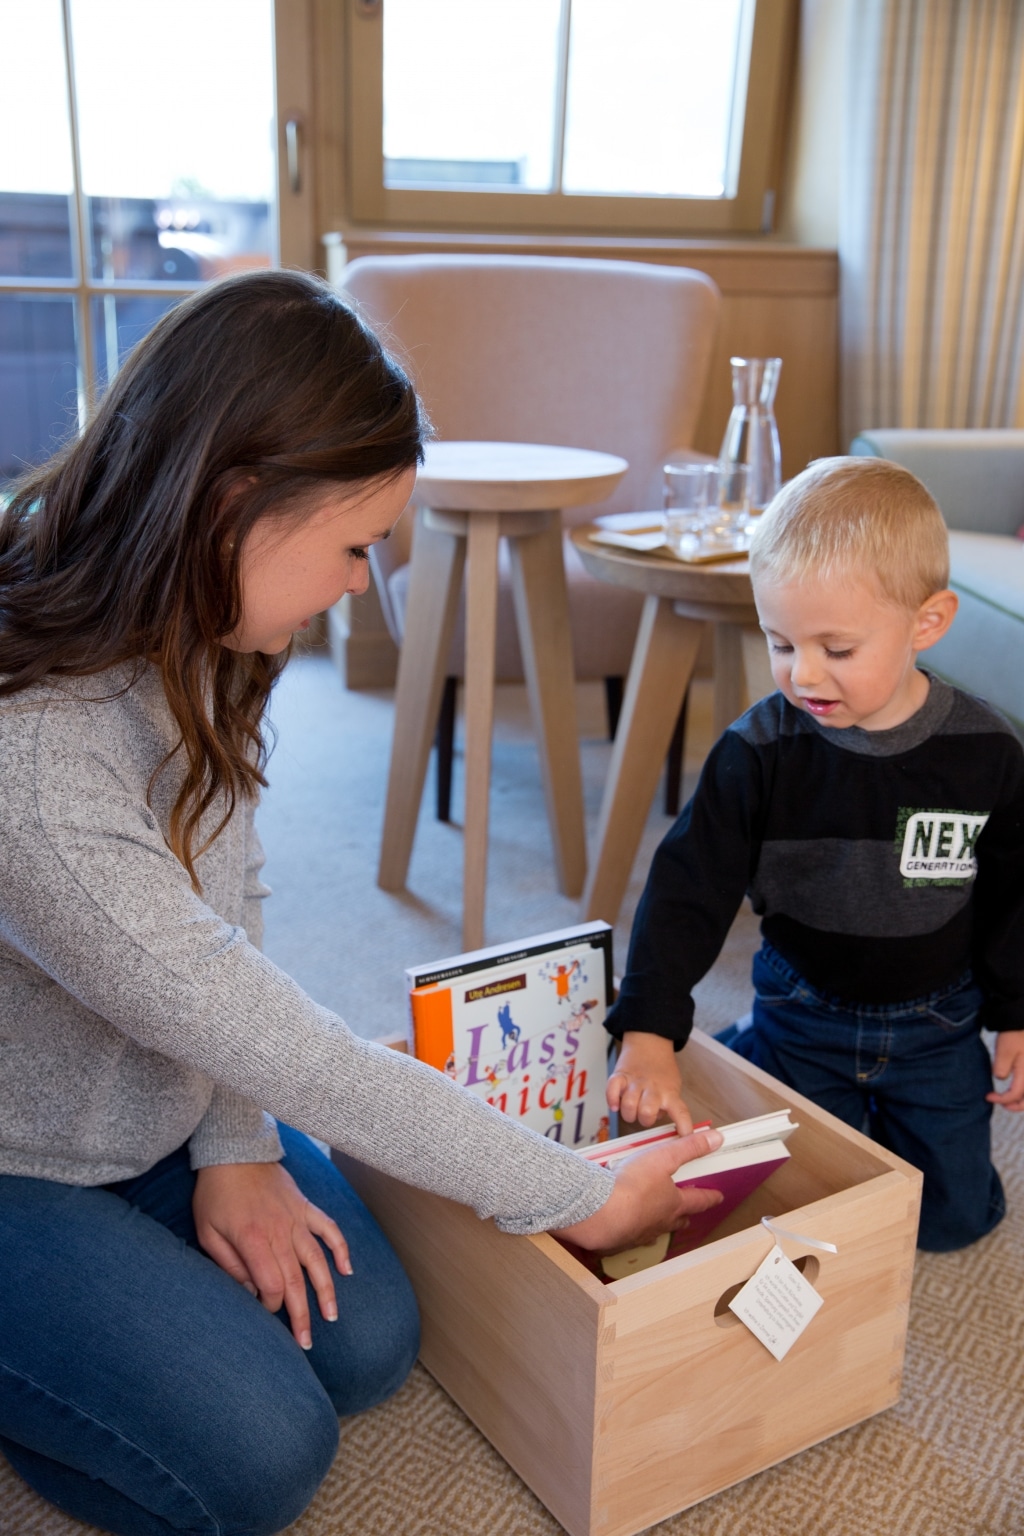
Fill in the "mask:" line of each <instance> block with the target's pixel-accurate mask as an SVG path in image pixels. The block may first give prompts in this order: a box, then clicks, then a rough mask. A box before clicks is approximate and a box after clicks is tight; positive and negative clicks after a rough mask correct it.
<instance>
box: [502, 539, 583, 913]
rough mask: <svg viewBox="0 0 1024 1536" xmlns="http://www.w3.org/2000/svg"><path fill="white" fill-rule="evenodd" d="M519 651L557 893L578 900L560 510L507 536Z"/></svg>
mask: <svg viewBox="0 0 1024 1536" xmlns="http://www.w3.org/2000/svg"><path fill="white" fill-rule="evenodd" d="M509 554H510V557H511V563H512V594H513V597H514V600H515V607H516V624H517V627H518V630H519V649H520V651H521V652H522V656H523V670H524V671H525V673H526V686H527V689H528V690H529V695H530V706H531V709H532V711H533V728H534V730H535V732H536V734H537V743H538V747H539V749H540V764H541V775H542V777H543V781H544V798H545V801H546V803H547V811H548V823H549V825H550V827H551V838H552V842H553V844H554V850H555V868H556V872H557V877H558V888H559V890H560V891H562V892H563V893H564V894H565V895H566V896H578V895H579V894H580V892H581V891H582V889H583V880H584V877H585V875H586V872H587V843H586V829H585V826H584V820H583V777H582V774H581V773H580V745H579V731H578V729H577V724H576V679H575V675H574V671H573V660H572V633H571V631H570V628H569V593H568V588H567V586H566V580H565V562H564V558H563V554H562V525H561V518H560V516H559V514H558V513H557V512H553V513H552V514H551V519H550V522H549V524H548V526H547V527H546V528H545V529H544V530H543V532H540V533H533V534H529V535H526V536H520V537H515V536H513V537H510V538H509Z"/></svg>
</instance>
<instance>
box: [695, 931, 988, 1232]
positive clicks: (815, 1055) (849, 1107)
mask: <svg viewBox="0 0 1024 1536" xmlns="http://www.w3.org/2000/svg"><path fill="white" fill-rule="evenodd" d="M753 979H754V993H755V998H754V1010H753V1022H752V1023H751V1025H750V1026H749V1027H748V1028H746V1029H739V1030H736V1026H733V1029H732V1030H726V1031H724V1032H723V1036H721V1037H720V1038H724V1041H725V1043H726V1044H727V1045H729V1046H731V1047H732V1049H733V1050H734V1051H736V1052H738V1054H739V1055H741V1056H743V1057H745V1058H746V1060H747V1061H752V1062H753V1063H754V1065H755V1066H758V1067H763V1068H764V1070H765V1071H766V1072H770V1073H771V1074H772V1076H773V1077H777V1078H780V1079H781V1081H782V1082H784V1083H788V1084H789V1086H790V1087H791V1088H795V1089H796V1090H797V1092H798V1093H802V1094H804V1095H806V1097H807V1098H809V1099H812V1100H813V1101H814V1103H815V1104H820V1105H821V1107H822V1108H823V1109H827V1110H829V1111H830V1113H831V1114H833V1115H835V1116H836V1117H837V1118H838V1119H840V1120H843V1121H845V1122H846V1124H847V1125H852V1126H853V1127H854V1129H855V1130H858V1131H860V1130H867V1132H868V1134H869V1135H870V1136H872V1137H873V1138H874V1140H875V1141H877V1142H880V1143H881V1145H882V1146H884V1147H888V1148H889V1150H890V1151H891V1152H895V1153H896V1155H897V1156H898V1157H902V1158H905V1159H906V1161H907V1162H908V1163H913V1164H914V1166H915V1167H916V1168H920V1169H921V1171H922V1173H923V1174H924V1194H923V1198H922V1204H921V1226H920V1230H919V1234H918V1244H919V1246H920V1247H921V1248H927V1249H930V1250H932V1251H933V1252H945V1251H947V1250H949V1249H953V1248H963V1247H965V1246H966V1245H967V1244H968V1243H973V1242H974V1241H975V1240H976V1239H977V1238H979V1237H983V1236H984V1235H985V1233H986V1232H990V1231H991V1230H992V1228H993V1227H994V1226H996V1224H997V1223H998V1222H999V1221H1001V1220H1002V1217H1003V1215H1004V1214H1005V1211H1006V1205H1005V1201H1004V1199H1003V1187H1002V1184H1001V1183H1000V1182H999V1175H998V1174H997V1173H996V1170H995V1169H994V1168H993V1166H992V1161H991V1154H990V1133H989V1121H990V1120H991V1117H992V1106H991V1104H988V1103H986V1101H985V1095H986V1093H990V1092H991V1090H992V1064H991V1061H990V1059H989V1054H988V1052H987V1050H986V1049H985V1046H984V1044H983V1043H982V1039H981V1025H980V1012H981V1006H982V995H981V992H980V990H979V988H978V987H977V986H975V985H974V983H973V981H972V980H971V978H970V977H969V976H968V977H965V978H963V979H961V980H960V981H959V982H957V983H955V984H954V985H953V986H948V987H944V988H942V989H941V990H940V991H938V992H934V993H932V994H931V995H930V996H929V997H922V998H917V999H915V1000H914V1001H912V1002H906V1003H889V1004H885V1003H882V1004H862V1005H857V1004H852V1003H844V1002H842V1001H841V1000H839V999H837V998H832V997H828V996H826V995H825V994H824V993H822V992H819V991H817V990H816V989H815V988H814V987H812V986H811V985H810V983H809V982H807V981H805V980H804V979H803V977H801V976H800V975H799V974H798V973H797V972H796V971H795V970H793V968H792V967H791V966H790V965H788V964H787V963H786V961H785V960H784V959H783V958H782V956H781V955H780V954H779V953H778V952H777V951H776V950H774V949H772V947H771V945H770V944H765V945H764V946H763V948H762V949H761V951H760V953H759V954H758V955H756V956H755V958H754V972H753Z"/></svg>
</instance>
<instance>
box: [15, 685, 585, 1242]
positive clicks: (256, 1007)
mask: <svg viewBox="0 0 1024 1536" xmlns="http://www.w3.org/2000/svg"><path fill="white" fill-rule="evenodd" d="M132 679H133V670H132V669H131V668H123V669H115V670H114V671H112V672H107V673H104V674H101V675H100V676H99V677H94V678H87V679H81V680H74V681H70V682H69V681H62V682H51V683H48V684H46V685H44V686H40V687H38V688H35V689H32V690H30V691H26V692H23V693H20V694H17V695H15V696H14V697H13V698H9V699H6V700H3V701H0V1173H6V1174H18V1175H22V1176H25V1177H31V1178H44V1179H54V1180H57V1181H59V1182H62V1183H67V1184H86V1185H92V1184H105V1183H109V1182H111V1181H113V1180H116V1179H124V1178H130V1177H132V1176H134V1175H136V1174H139V1173H141V1172H143V1171H144V1170H145V1169H147V1168H149V1167H151V1166H152V1165H153V1164H154V1163H155V1162H157V1161H158V1160H159V1159H160V1158H162V1157H164V1156H166V1155H167V1153H169V1152H171V1151H173V1150H174V1149H175V1148H176V1147H179V1146H181V1145H182V1144H183V1143H184V1142H186V1141H187V1142H188V1144H189V1149H190V1155H191V1161H192V1165H193V1167H196V1168H199V1167H204V1166H206V1165H209V1164H212V1163H230V1162H264V1161H273V1160H275V1159H277V1158H279V1157H280V1156H281V1147H280V1143H279V1140H278V1136H277V1131H276V1128H275V1124H274V1120H273V1119H272V1118H271V1116H278V1117H279V1118H280V1119H282V1120H284V1121H286V1122H287V1123H289V1124H291V1125H294V1126H297V1127H298V1128H299V1129H300V1130H304V1131H308V1132H310V1133H311V1134H313V1135H316V1136H319V1137H322V1138H323V1139H325V1140H326V1141H329V1142H330V1143H331V1144H332V1145H333V1146H335V1147H338V1148H341V1149H343V1150H344V1151H346V1152H349V1153H350V1154H352V1155H353V1156H354V1157H356V1158H359V1159H360V1160H362V1161H363V1162H365V1163H368V1164H371V1165H372V1166H374V1167H376V1168H382V1169H386V1170H387V1171H388V1172H389V1173H392V1174H395V1175H396V1176H397V1177H399V1178H401V1179H404V1180H406V1181H407V1182H409V1183H411V1184H416V1185H419V1186H420V1187H422V1188H425V1189H431V1190H435V1191H436V1192H437V1193H439V1194H443V1195H447V1196H449V1197H450V1198H452V1199H454V1200H459V1201H462V1202H463V1203H464V1204H467V1205H471V1206H472V1207H473V1208H474V1209H475V1210H476V1211H477V1212H478V1214H479V1215H481V1216H495V1217H496V1219H497V1222H498V1225H499V1226H500V1227H502V1228H503V1229H504V1230H505V1231H507V1232H519V1233H523V1232H538V1231H542V1230H543V1229H544V1228H547V1227H559V1226H567V1225H570V1224H571V1223H573V1222H576V1221H581V1220H583V1219H584V1218H585V1217H587V1216H590V1215H592V1214H593V1213H594V1212H595V1211H596V1210H598V1209H599V1208H600V1206H601V1205H603V1203H604V1201H605V1200H606V1199H607V1197H608V1194H609V1191H610V1189H611V1184H612V1180H611V1177H610V1175H609V1174H607V1173H606V1172H604V1170H602V1169H599V1168H595V1167H593V1166H592V1165H591V1164H589V1163H587V1162H586V1161H585V1160H584V1159H583V1158H580V1157H577V1156H576V1155H575V1154H574V1153H572V1152H570V1151H568V1150H566V1149H564V1148H562V1147H559V1146H558V1145H556V1144H555V1143H553V1142H550V1141H545V1140H544V1138H543V1137H541V1136H538V1135H536V1134H534V1133H533V1132H532V1131H528V1130H525V1129H523V1128H522V1127H521V1126H518V1125H516V1124H514V1123H513V1122H512V1121H511V1120H509V1119H507V1118H505V1117H504V1116H503V1115H500V1114H498V1113H497V1112H496V1111H495V1110H492V1109H490V1108H489V1107H488V1106H487V1105H485V1104H483V1103H482V1102H481V1101H480V1100H479V1099H476V1098H474V1097H473V1095H471V1094H469V1093H467V1092H466V1091H465V1090H464V1089H462V1088H459V1087H457V1086H456V1085H455V1084H454V1083H452V1082H450V1081H449V1079H448V1078H446V1077H444V1076H443V1075H442V1074H441V1073H439V1072H436V1071H434V1070H433V1068H431V1067H426V1066H423V1065H422V1064H421V1063H419V1062H416V1061H411V1060H409V1059H408V1058H406V1057H403V1056H401V1055H400V1054H398V1053H396V1052H394V1051H390V1050H387V1049H385V1048H384V1047H382V1046H379V1045H375V1044H373V1043H371V1042H368V1041H365V1040H361V1039H359V1038H358V1037H357V1036H355V1035H353V1034H352V1033H351V1031H350V1030H349V1029H347V1028H346V1026H345V1025H344V1024H343V1022H342V1021H341V1019H339V1018H338V1017H336V1015H334V1014H332V1013H329V1012H328V1011H327V1010H326V1009H325V1008H321V1007H319V1006H318V1005H317V1004H316V1003H314V1002H313V1001H312V1000H311V999H310V998H309V997H307V996H306V994H305V993H304V992H303V991H302V990H301V988H299V987H298V986H297V985H296V984H295V982H293V981H291V980H290V979H289V977H288V976H286V975H285V974H284V973H283V972H282V971H280V970H278V969H277V967H276V966H274V965H272V964H271V963H270V961H269V960H267V959H266V958H265V957H264V956H263V955H262V954H261V953H260V951H259V948H258V945H259V942H260V937H261V928H262V920H261V912H260V909H261V902H262V898H263V897H264V896H266V895H267V894H268V892H267V888H266V887H265V886H264V885H262V884H261V883H260V879H259V870H260V866H261V864H262V862H263V855H262V851H261V849H260V845H259V840H258V838H257V835H256V831H255V828H254V826H253V813H252V808H251V807H248V808H245V809H241V808H240V809H239V810H237V811H236V813H235V814H234V815H233V816H232V818H231V820H230V822H229V824H228V826H227V827H226V828H225V830H224V831H223V832H222V833H221V835H220V836H219V837H218V838H217V839H216V840H215V841H214V843H213V844H212V845H211V846H210V848H209V849H208V850H207V851H206V852H205V853H204V854H202V856H201V857H200V858H199V860H198V861H197V865H196V868H197V872H198V874H199V878H200V880H201V882H202V887H203V897H202V898H200V897H198V896H196V895H195V893H194V892H193V890H192V887H191V884H190V882H189V879H188V877H187V875H186V873H185V871H184V869H183V868H182V866H181V865H180V864H179V862H178V861H177V859H176V858H175V857H174V856H173V855H172V854H171V852H170V850H169V849H168V847H167V844H166V842H165V833H166V831H167V826H168V817H169V813H170V808H171V806H172V804H173V801H174V798H175V794H176V791H177V784H178V782H179V781H178V779H177V775H176V773H175V770H174V765H173V764H172V765H171V766H170V767H169V768H168V769H166V770H165V771H163V772H162V773H161V774H160V775H159V777H158V778H157V780H156V783H155V786H154V789H153V792H152V804H151V806H150V805H147V803H146V792H147V786H148V784H149V781H150V777H151V775H152V774H153V771H154V769H156V767H157V765H158V764H159V763H160V762H161V760H162V759H163V758H164V756H165V755H166V753H167V752H168V751H169V750H170V749H171V748H172V747H173V746H174V744H175V742H176V740H177V731H176V729H175V727H174V723H173V720H172V717H171V715H170V712H169V710H168V708H167V704H166V700H165V698H164V694H163V690H162V686H161V683H160V679H159V676H158V674H157V673H156V671H155V669H153V668H149V667H146V668H143V669H142V671H141V675H139V676H138V678H137V680H136V681H134V682H133V681H132ZM215 819H216V818H214V820H215ZM211 827H212V823H211ZM200 842H201V839H200ZM362 963H364V964H368V963H371V961H370V959H369V958H368V957H363V961H362ZM265 1111H269V1113H267V1112H265Z"/></svg>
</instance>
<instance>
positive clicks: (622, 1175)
mask: <svg viewBox="0 0 1024 1536" xmlns="http://www.w3.org/2000/svg"><path fill="white" fill-rule="evenodd" d="M721 1145H722V1138H721V1135H720V1134H719V1132H718V1131H695V1132H694V1133H693V1134H692V1135H691V1136H684V1137H683V1139H682V1141H667V1142H666V1141H661V1142H658V1143H656V1144H655V1145H654V1146H653V1147H648V1148H646V1149H645V1150H644V1151H642V1152H636V1153H634V1155H633V1156H632V1157H629V1158H626V1159H625V1160H624V1161H623V1162H622V1163H620V1164H619V1165H618V1166H617V1168H616V1170H615V1188H614V1189H613V1190H612V1192H611V1194H610V1195H609V1197H608V1199H607V1200H606V1201H605V1203H604V1205H602V1207H601V1209H600V1210H599V1211H595V1212H594V1214H593V1216H588V1217H587V1219H586V1221H578V1222H576V1223H575V1225H573V1226H571V1227H563V1228H562V1229H561V1230H560V1231H558V1232H557V1233H556V1234H555V1236H556V1237H567V1238H568V1239H569V1241H570V1242H571V1243H578V1244H579V1246H580V1247H581V1248H597V1249H599V1250H601V1251H602V1252H605V1251H606V1252H609V1253H613V1252H615V1251H616V1250H618V1249H620V1248H632V1247H635V1246H637V1245H638V1244H640V1243H653V1241H654V1239H655V1238H656V1237H658V1236H659V1235H660V1234H661V1233H662V1232H674V1231H675V1230H676V1228H677V1227H682V1226H685V1224H686V1218H687V1217H688V1216H693V1215H695V1214H696V1213H697V1212H698V1211H708V1210H710V1209H711V1207H712V1206H713V1205H718V1204H720V1203H721V1199H722V1196H721V1195H720V1194H719V1192H718V1190H717V1189H679V1188H678V1187H677V1185H675V1184H674V1183H673V1182H672V1175H673V1174H674V1173H675V1171H676V1169H677V1168H678V1167H679V1166H680V1164H681V1163H686V1162H689V1161H690V1160H691V1158H695V1157H703V1156H704V1154H705V1153H706V1152H714V1151H715V1150H716V1148H718V1147H720V1146H721ZM695 1171H696V1170H695Z"/></svg>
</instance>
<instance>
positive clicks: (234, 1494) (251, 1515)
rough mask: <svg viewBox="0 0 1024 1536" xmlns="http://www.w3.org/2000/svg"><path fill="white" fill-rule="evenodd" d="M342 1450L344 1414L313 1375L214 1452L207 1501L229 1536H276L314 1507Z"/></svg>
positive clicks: (243, 1423)
mask: <svg viewBox="0 0 1024 1536" xmlns="http://www.w3.org/2000/svg"><path fill="white" fill-rule="evenodd" d="M337 1449H338V1415H337V1413H336V1412H335V1410H334V1407H333V1405H332V1403H331V1401H330V1398H329V1397H328V1395H327V1393H326V1392H325V1391H324V1389H323V1388H322V1386H321V1385H320V1383H319V1382H318V1381H317V1379H316V1377H315V1376H314V1374H313V1372H312V1371H309V1372H308V1380H307V1381H306V1382H305V1383H304V1385H303V1388H302V1389H301V1390H296V1389H295V1387H294V1385H292V1387H291V1389H290V1390H289V1391H287V1392H282V1393H281V1394H280V1395H279V1396H275V1398H274V1400H273V1401H270V1402H265V1403H263V1404H259V1405H255V1404H254V1405H252V1406H251V1408H250V1411H249V1412H248V1413H246V1414H243V1415H240V1416H239V1418H238V1419H237V1421H236V1423H235V1425H234V1427H233V1430H232V1433H231V1434H230V1436H228V1437H226V1438H222V1439H221V1440H220V1441H219V1443H217V1444H215V1445H211V1446H210V1457H209V1460H210V1469H209V1480H208V1487H207V1490H206V1493H205V1495H204V1497H205V1498H206V1500H207V1501H208V1504H209V1507H210V1508H211V1509H216V1510H217V1511H218V1512H219V1515H220V1522H221V1523H220V1524H218V1526H217V1527H216V1529H217V1530H218V1531H223V1532H224V1533H225V1536H273V1533H274V1532H277V1531H281V1530H283V1529H284V1528H285V1527H286V1526H289V1525H291V1524H292V1522H293V1521H294V1520H297V1519H298V1517H299V1516H300V1515H301V1514H302V1512H303V1510H304V1509H306V1508H307V1507H308V1505H309V1504H310V1502H311V1500H312V1499H313V1496H314V1495H315V1493H316V1491H317V1489H318V1488H319V1487H320V1484H321V1483H322V1482H323V1480H324V1478H325V1477H326V1476H327V1473H328V1472H329V1471H330V1468H331V1463H332V1462H333V1460H334V1457H335V1454H336V1452H337Z"/></svg>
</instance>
